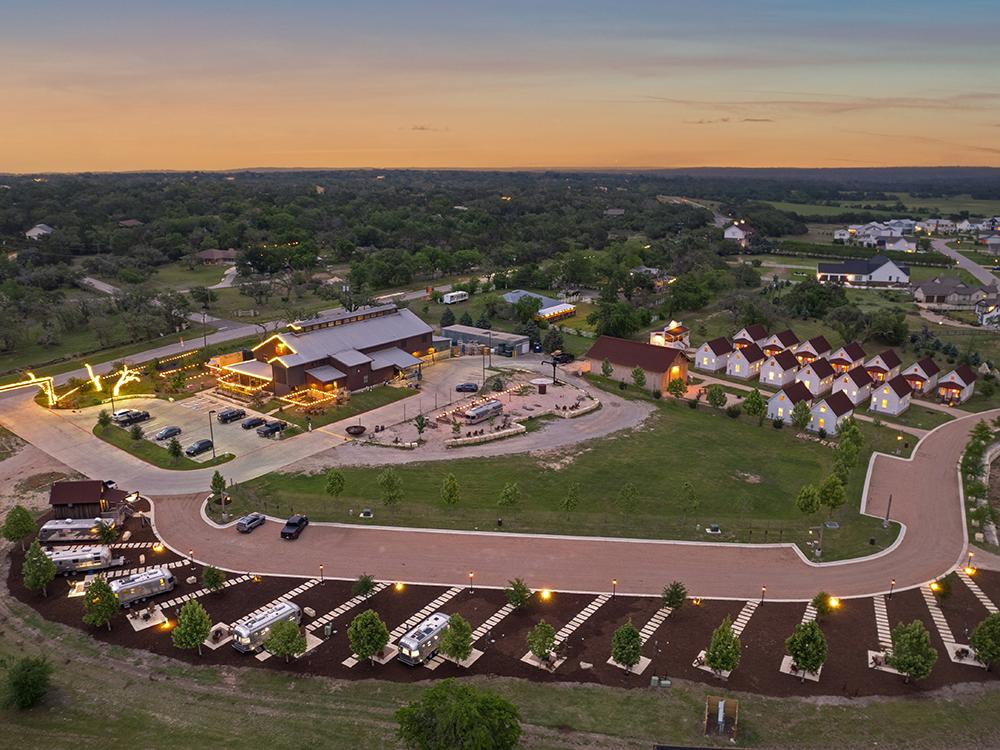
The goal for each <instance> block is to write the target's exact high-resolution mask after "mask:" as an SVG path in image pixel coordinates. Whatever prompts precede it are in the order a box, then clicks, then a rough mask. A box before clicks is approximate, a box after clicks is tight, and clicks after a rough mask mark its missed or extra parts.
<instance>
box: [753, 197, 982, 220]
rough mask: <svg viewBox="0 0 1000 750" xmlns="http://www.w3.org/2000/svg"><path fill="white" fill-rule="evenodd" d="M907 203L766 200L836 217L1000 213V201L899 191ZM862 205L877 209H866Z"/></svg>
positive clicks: (805, 212) (802, 211) (803, 212)
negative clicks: (850, 214) (898, 207)
mask: <svg viewBox="0 0 1000 750" xmlns="http://www.w3.org/2000/svg"><path fill="white" fill-rule="evenodd" d="M894 195H895V196H896V197H898V199H899V201H900V202H901V203H902V204H903V205H904V206H905V208H906V210H905V211H897V210H896V209H895V208H893V206H894V205H895V202H879V201H841V202H840V204H839V205H836V206H828V205H823V204H817V203H789V202H784V201H766V202H767V203H769V204H770V205H772V206H774V207H775V208H777V209H779V210H781V211H793V212H795V213H797V214H800V215H802V216H836V215H837V214H841V213H847V212H851V211H857V212H861V211H867V212H871V213H873V214H884V215H885V217H886V218H890V217H892V216H895V215H897V214H900V213H904V214H916V215H922V216H925V217H931V216H932V215H933V216H938V215H945V216H948V215H950V214H958V213H961V212H963V211H966V212H968V213H969V215H970V216H974V217H980V216H996V215H997V214H1000V200H977V199H975V198H973V197H972V196H970V195H952V196H947V197H942V198H916V197H914V196H912V195H910V194H909V193H895V194H894ZM862 205H866V206H872V207H873V208H862V207H861V206H862Z"/></svg>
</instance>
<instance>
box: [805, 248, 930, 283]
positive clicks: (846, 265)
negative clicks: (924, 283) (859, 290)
mask: <svg viewBox="0 0 1000 750" xmlns="http://www.w3.org/2000/svg"><path fill="white" fill-rule="evenodd" d="M816 280H817V281H819V282H820V283H824V284H825V283H827V282H832V283H836V284H846V285H848V286H900V285H903V284H909V283H910V269H909V268H908V267H907V266H906V265H904V264H902V263H896V262H895V261H891V260H889V259H888V258H886V257H885V256H884V255H876V256H875V257H874V258H869V259H868V260H845V261H842V262H840V263H819V264H818V265H817V266H816Z"/></svg>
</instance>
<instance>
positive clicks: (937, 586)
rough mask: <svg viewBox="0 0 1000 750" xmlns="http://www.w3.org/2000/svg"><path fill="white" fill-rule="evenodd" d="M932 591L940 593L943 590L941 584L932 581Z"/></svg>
mask: <svg viewBox="0 0 1000 750" xmlns="http://www.w3.org/2000/svg"><path fill="white" fill-rule="evenodd" d="M930 590H931V591H940V590H941V584H940V583H938V582H937V581H931V584H930Z"/></svg>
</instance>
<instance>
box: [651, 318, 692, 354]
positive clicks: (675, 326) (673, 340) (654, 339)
mask: <svg viewBox="0 0 1000 750" xmlns="http://www.w3.org/2000/svg"><path fill="white" fill-rule="evenodd" d="M689 333H690V331H689V330H688V328H687V326H685V325H683V324H682V323H680V322H679V321H676V320H671V321H670V322H669V323H667V325H665V326H663V328H661V329H660V330H659V331H650V333H649V343H650V344H652V345H653V346H672V347H673V348H675V349H687V348H688V347H689V346H691V342H690V341H689V339H688V334H689Z"/></svg>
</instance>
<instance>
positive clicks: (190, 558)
mask: <svg viewBox="0 0 1000 750" xmlns="http://www.w3.org/2000/svg"><path fill="white" fill-rule="evenodd" d="M188 562H189V563H190V564H191V567H192V568H193V567H194V550H193V549H189V550H188Z"/></svg>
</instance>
